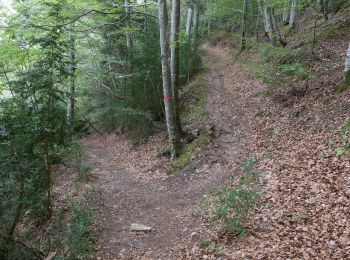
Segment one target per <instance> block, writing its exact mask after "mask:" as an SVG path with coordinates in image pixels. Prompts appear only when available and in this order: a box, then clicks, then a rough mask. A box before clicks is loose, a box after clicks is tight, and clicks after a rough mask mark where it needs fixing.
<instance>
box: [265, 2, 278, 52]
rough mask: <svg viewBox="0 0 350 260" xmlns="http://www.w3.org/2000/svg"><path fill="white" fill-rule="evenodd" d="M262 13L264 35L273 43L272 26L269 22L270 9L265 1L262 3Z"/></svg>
mask: <svg viewBox="0 0 350 260" xmlns="http://www.w3.org/2000/svg"><path fill="white" fill-rule="evenodd" d="M263 15H264V25H265V33H266V36H267V38H268V39H269V41H270V43H271V44H272V45H274V44H275V43H276V41H275V37H274V35H273V27H272V22H271V9H270V7H269V6H267V5H266V4H265V3H264V9H263Z"/></svg>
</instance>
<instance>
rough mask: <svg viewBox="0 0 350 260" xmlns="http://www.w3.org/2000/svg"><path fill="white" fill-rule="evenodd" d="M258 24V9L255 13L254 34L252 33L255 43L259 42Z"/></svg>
mask: <svg viewBox="0 0 350 260" xmlns="http://www.w3.org/2000/svg"><path fill="white" fill-rule="evenodd" d="M259 24H260V10H259V8H258V9H257V12H256V23H255V32H254V35H255V41H257V42H258V40H259Z"/></svg>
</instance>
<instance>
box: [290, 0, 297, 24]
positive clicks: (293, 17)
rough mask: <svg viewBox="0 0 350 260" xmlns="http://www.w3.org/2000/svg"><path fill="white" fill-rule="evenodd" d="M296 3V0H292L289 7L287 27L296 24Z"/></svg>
mask: <svg viewBox="0 0 350 260" xmlns="http://www.w3.org/2000/svg"><path fill="white" fill-rule="evenodd" d="M297 5H298V0H292V4H291V8H290V17H289V27H290V28H294V27H295V24H296V18H297Z"/></svg>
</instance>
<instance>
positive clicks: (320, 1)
mask: <svg viewBox="0 0 350 260" xmlns="http://www.w3.org/2000/svg"><path fill="white" fill-rule="evenodd" d="M317 12H320V13H323V0H317Z"/></svg>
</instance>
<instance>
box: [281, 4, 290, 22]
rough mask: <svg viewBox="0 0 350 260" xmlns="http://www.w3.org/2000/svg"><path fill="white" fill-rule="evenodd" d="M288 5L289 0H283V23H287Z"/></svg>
mask: <svg viewBox="0 0 350 260" xmlns="http://www.w3.org/2000/svg"><path fill="white" fill-rule="evenodd" d="M290 6H291V0H284V7H283V19H282V21H283V25H287V24H288V23H289V17H290Z"/></svg>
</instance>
